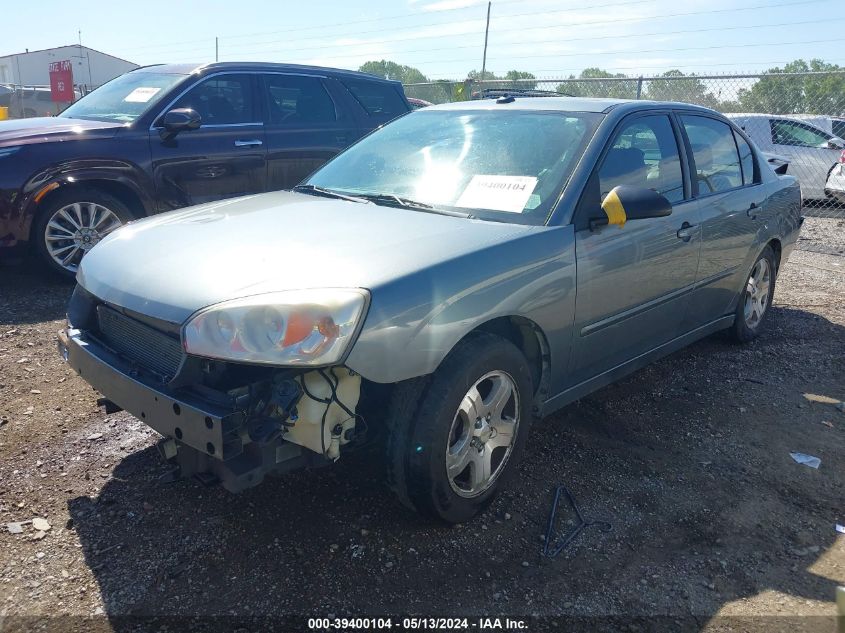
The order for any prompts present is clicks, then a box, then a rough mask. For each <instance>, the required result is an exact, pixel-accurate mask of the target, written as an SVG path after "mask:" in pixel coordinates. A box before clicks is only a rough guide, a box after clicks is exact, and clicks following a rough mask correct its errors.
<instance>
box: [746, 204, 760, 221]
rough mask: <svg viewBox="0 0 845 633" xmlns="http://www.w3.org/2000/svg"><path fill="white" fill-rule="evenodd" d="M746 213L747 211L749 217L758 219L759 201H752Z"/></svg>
mask: <svg viewBox="0 0 845 633" xmlns="http://www.w3.org/2000/svg"><path fill="white" fill-rule="evenodd" d="M745 213H746V214H747V215H748V217H749V218H751V219H752V220H756V219H757V203H756V202H752V203H751V206H750V207H748V211H746V212H745Z"/></svg>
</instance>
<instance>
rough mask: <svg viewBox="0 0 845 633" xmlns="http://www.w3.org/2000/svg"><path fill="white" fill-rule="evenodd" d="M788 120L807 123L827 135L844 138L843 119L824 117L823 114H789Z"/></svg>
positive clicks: (844, 122) (844, 123)
mask: <svg viewBox="0 0 845 633" xmlns="http://www.w3.org/2000/svg"><path fill="white" fill-rule="evenodd" d="M789 118H790V119H797V120H799V121H803V122H804V123H809V124H810V125H812V126H813V127H817V128H819V129H820V130H823V131H825V132H827V133H828V134H833V136H838V137H839V138H845V117H842V116H825V115H823V114H790V115H789Z"/></svg>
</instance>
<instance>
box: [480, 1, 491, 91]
mask: <svg viewBox="0 0 845 633" xmlns="http://www.w3.org/2000/svg"><path fill="white" fill-rule="evenodd" d="M491 4H493V2H492V1H491V2H488V3H487V26H486V27H485V28H484V57H483V59H482V60H481V81H484V74H485V72H486V71H487V35H488V34H489V33H490V5H491ZM483 88H484V87H483V85H482V89H483Z"/></svg>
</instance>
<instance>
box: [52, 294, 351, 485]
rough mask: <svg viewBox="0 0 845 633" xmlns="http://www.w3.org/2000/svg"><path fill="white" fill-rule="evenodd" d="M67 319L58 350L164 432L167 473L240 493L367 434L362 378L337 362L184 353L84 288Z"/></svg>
mask: <svg viewBox="0 0 845 633" xmlns="http://www.w3.org/2000/svg"><path fill="white" fill-rule="evenodd" d="M68 321H69V323H68V327H67V329H65V330H62V331H61V332H60V333H59V349H60V352H61V354H62V355H63V357H64V358H65V359H66V360H67V362H68V363H69V364H70V366H71V367H73V369H74V370H75V371H76V372H77V373H79V375H80V376H81V377H82V378H83V379H84V380H86V381H87V382H88V383H89V384H91V385H92V387H94V389H96V390H97V391H99V392H100V393H101V394H103V396H104V397H105V398H107V399H108V401H110V403H114V405H116V407H119V408H121V409H125V410H126V411H128V412H129V413H131V414H132V415H134V416H135V417H137V418H139V419H141V420H143V421H144V422H145V423H146V424H147V425H149V426H150V427H151V428H153V429H154V430H156V431H157V432H158V433H160V434H161V435H162V436H164V439H162V440H161V441H160V442H159V450H160V452H161V454H162V455H163V456H164V457H165V458H166V459H167V460H168V461H169V462H171V463H172V464H173V470H172V472H171V474H170V477H172V478H177V477H190V476H195V477H197V478H199V479H200V480H201V481H203V482H204V483H208V484H211V483H217V482H219V483H221V484H222V485H223V486H224V487H225V488H226V489H228V490H230V491H232V492H238V491H240V490H243V489H245V488H249V487H251V486H254V485H257V484H258V483H260V482H261V481H262V480H263V479H264V476H265V475H267V474H268V473H280V472H286V471H289V470H293V469H297V468H302V467H308V466H317V465H321V464H326V463H329V462H331V461H335V460H337V459H339V458H340V455H341V450H342V447H345V446H347V445H349V444H350V443H354V444H358V443H360V442H362V441H363V439H364V438H363V433H362V429H363V428H365V426H364V425H363V424H362V422H363V421H362V420H361V417H360V415H359V414H358V413H356V410H357V408H358V406H359V400H360V396H361V384H362V381H361V377H360V376H359V375H358V374H356V373H355V372H353V371H351V370H349V369H347V368H345V367H343V366H334V367H328V368H316V369H297V370H292V369H283V368H278V367H272V366H255V365H249V364H239V363H234V362H229V361H221V360H212V359H205V358H199V357H196V356H191V355H188V354H186V353H185V351H184V350H183V348H182V344H181V342H180V339H179V330H178V326H174V325H173V324H169V323H165V322H158V321H156V320H154V319H151V318H149V317H147V316H144V315H140V314H135V313H132V312H130V311H127V310H124V309H121V308H119V307H117V306H112V305H108V304H105V303H103V302H100V301H99V300H97V299H96V298H95V297H93V295H90V294H89V293H87V292H86V291H85V290H84V289H82V288H81V287H77V289H76V290H75V292H74V295H73V298H72V300H71V305H70V308H69V311H68ZM114 408H115V407H113V409H114Z"/></svg>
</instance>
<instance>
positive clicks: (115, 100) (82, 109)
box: [59, 71, 185, 123]
mask: <svg viewBox="0 0 845 633" xmlns="http://www.w3.org/2000/svg"><path fill="white" fill-rule="evenodd" d="M184 80H185V75H178V74H168V73H156V72H144V71H140V72H139V71H134V72H129V73H126V74H125V75H121V76H120V77H117V78H116V79H112V80H111V81H110V82H108V83H107V84H104V85H102V86H100V87H99V88H97V89H96V90H94V91H92V92H89V93H88V94H87V95H85V96H84V97H82V98H81V99H80V100H79V101H77V102H76V103H74V104H73V105H72V106H70V107H69V108H67V109H66V110H65V111H64V112H62V113H61V114H60V115H59V116H60V117H64V118H68V119H91V120H95V121H117V122H120V123H131V122H132V121H134V120H135V119H137V118H138V117H140V116H141V115H142V114H144V113H145V112H147V110H149V109H150V108H152V107H153V106H154V105H155V104H156V103H158V102H159V101H161V100H162V99H163V98H164V97H165V96H166V95H167V94H169V92H170V90H171V89H172V88H173V87H174V86H176V85H177V84H178V83H179V82H181V81H184Z"/></svg>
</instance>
